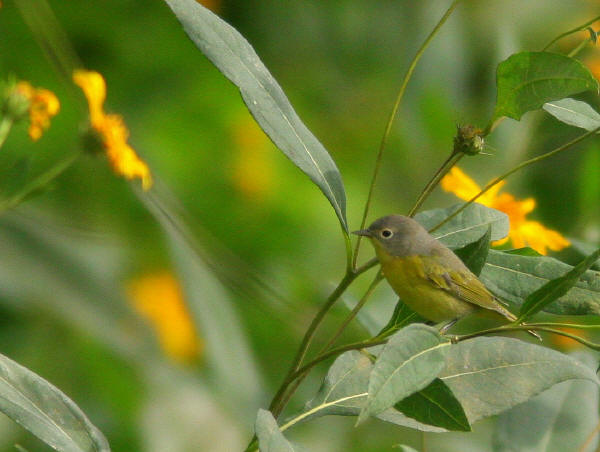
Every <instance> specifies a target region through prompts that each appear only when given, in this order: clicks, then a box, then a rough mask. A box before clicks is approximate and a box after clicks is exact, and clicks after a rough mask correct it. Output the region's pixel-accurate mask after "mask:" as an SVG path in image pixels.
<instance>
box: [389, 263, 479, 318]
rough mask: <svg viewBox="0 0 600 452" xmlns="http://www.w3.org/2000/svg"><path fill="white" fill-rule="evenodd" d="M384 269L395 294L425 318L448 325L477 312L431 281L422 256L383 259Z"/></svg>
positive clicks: (471, 305) (468, 304) (472, 306)
mask: <svg viewBox="0 0 600 452" xmlns="http://www.w3.org/2000/svg"><path fill="white" fill-rule="evenodd" d="M380 262H381V268H382V270H383V274H384V276H385V278H386V279H387V281H388V283H389V284H390V286H392V289H394V292H396V294H398V296H399V297H400V299H401V300H402V301H403V302H404V303H406V304H407V305H408V306H409V307H410V308H411V309H412V310H413V311H415V312H416V313H417V314H419V315H420V316H421V317H424V318H426V319H427V320H432V321H434V322H445V321H450V320H454V319H456V318H460V317H463V316H465V315H467V314H469V313H471V312H472V311H474V310H475V309H476V306H474V305H473V304H471V303H468V302H466V301H463V300H460V299H459V298H456V297H455V296H453V295H452V294H451V293H449V292H447V291H445V290H443V289H440V288H439V287H437V286H436V285H435V284H434V283H433V282H432V281H431V280H429V279H428V278H427V275H425V273H424V270H423V265H422V263H421V257H420V256H409V257H405V258H398V257H391V256H389V257H387V258H385V259H381V258H380Z"/></svg>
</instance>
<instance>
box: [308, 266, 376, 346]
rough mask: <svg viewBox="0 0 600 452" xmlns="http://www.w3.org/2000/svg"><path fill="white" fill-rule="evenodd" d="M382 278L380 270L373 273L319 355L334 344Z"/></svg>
mask: <svg viewBox="0 0 600 452" xmlns="http://www.w3.org/2000/svg"><path fill="white" fill-rule="evenodd" d="M382 279H383V273H382V272H381V270H379V271H378V272H377V274H376V275H375V278H374V279H373V281H372V282H371V284H370V285H369V288H368V289H367V291H366V292H365V293H364V295H363V296H362V298H361V299H360V300H359V302H358V303H357V304H356V306H354V309H352V311H351V312H350V314H348V316H347V317H346V318H345V319H344V321H343V322H342V324H341V325H340V327H339V328H338V330H337V331H336V332H335V334H334V335H333V336H332V337H331V339H329V342H327V344H326V345H325V346H324V347H323V348H322V349H321V351H320V352H319V355H321V354H323V353H324V352H326V351H327V350H329V349H330V348H331V346H332V345H333V344H335V341H337V340H338V338H339V337H340V336H341V335H342V333H343V332H344V330H345V329H346V327H347V326H348V325H349V324H350V322H352V320H353V319H354V317H356V315H357V314H358V312H359V311H360V310H361V309H362V307H363V306H364V305H365V303H366V302H367V300H368V299H369V297H370V296H371V294H372V293H373V291H374V290H375V288H376V287H377V284H379V283H380V282H381V280H382Z"/></svg>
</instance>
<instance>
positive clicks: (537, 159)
mask: <svg viewBox="0 0 600 452" xmlns="http://www.w3.org/2000/svg"><path fill="white" fill-rule="evenodd" d="M599 130H600V127H598V128H596V129H594V130H591V131H589V132H586V133H584V134H583V135H581V136H579V137H577V138H575V139H574V140H571V141H569V142H568V143H566V144H563V145H562V146H559V147H558V148H556V149H554V150H552V151H550V152H547V153H545V154H543V155H539V156H537V157H534V158H532V159H529V160H526V161H524V162H523V163H521V164H519V165H517V166H515V167H514V168H513V169H511V170H510V171H507V172H506V173H504V174H503V175H501V176H498V177H497V178H496V179H494V180H493V181H491V182H490V183H489V184H487V185H486V186H485V187H484V188H483V189H482V190H481V191H480V192H479V193H478V194H477V195H475V196H473V197H472V198H471V199H469V200H468V201H467V202H466V203H464V204H463V205H462V206H461V207H460V208H459V209H457V210H456V211H455V212H454V213H453V214H451V215H450V216H448V217H446V219H445V220H444V221H442V222H441V223H439V224H438V225H437V226H435V227H434V228H432V229H430V230H429V232H434V231H436V230H437V229H439V228H440V227H442V226H443V225H444V224H446V223H447V222H448V221H450V220H451V219H452V218H454V217H455V216H457V215H458V214H459V213H461V212H462V211H463V210H465V209H466V208H467V207H469V205H471V204H472V203H473V202H475V200H477V199H479V197H480V196H481V195H483V194H484V193H486V192H487V191H488V190H489V189H491V188H492V187H493V186H494V185H496V184H499V183H500V182H502V181H503V180H504V179H506V178H507V177H508V176H511V175H512V174H513V173H516V172H517V171H519V170H520V169H523V168H525V167H526V166H529V165H533V164H534V163H537V162H540V161H542V160H544V159H547V158H548V157H552V156H553V155H555V154H558V153H559V152H562V151H565V150H567V149H568V148H570V147H571V146H574V145H575V144H577V143H579V142H580V141H583V140H585V139H586V138H587V137H589V136H590V135H593V134H595V133H596V132H598V131H599Z"/></svg>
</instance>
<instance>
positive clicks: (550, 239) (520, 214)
mask: <svg viewBox="0 0 600 452" xmlns="http://www.w3.org/2000/svg"><path fill="white" fill-rule="evenodd" d="M504 184H505V181H502V182H500V183H498V184H496V185H495V186H494V187H492V188H491V189H490V190H489V191H487V192H486V193H484V194H483V195H482V196H480V197H479V198H478V199H477V201H476V202H478V203H479V204H483V205H484V206H487V207H491V208H493V209H497V210H500V211H501V212H504V213H505V214H507V215H508V218H509V219H510V231H509V233H508V237H507V238H505V239H503V240H498V241H497V242H495V243H494V244H495V245H500V244H502V243H505V242H506V241H507V240H508V239H510V240H511V241H512V245H513V246H514V247H515V248H522V247H524V246H529V247H531V248H533V249H534V250H536V251H537V252H538V253H540V254H547V252H548V249H551V250H553V251H559V250H561V249H563V248H565V247H567V246H569V245H570V243H569V241H568V240H567V239H566V238H565V237H563V236H562V235H560V234H559V233H558V232H556V231H553V230H551V229H547V228H546V227H544V226H543V225H542V224H540V223H538V222H537V221H531V220H528V219H527V218H526V216H527V214H528V213H530V212H531V211H532V210H533V209H534V208H535V199H533V198H527V199H524V200H518V199H515V197H514V196H513V195H511V194H509V193H500V194H499V193H498V192H499V191H500V189H501V188H502V186H503V185H504ZM441 186H442V188H443V189H444V190H446V191H449V192H451V193H454V194H455V195H456V196H458V197H459V198H460V199H464V200H465V201H468V200H469V199H471V198H473V197H474V196H475V195H477V194H478V193H479V192H480V191H481V188H480V187H479V185H477V184H476V183H475V182H474V181H473V179H471V178H470V177H469V176H467V175H466V174H465V173H463V172H462V171H461V170H460V168H458V167H454V168H452V170H450V172H449V173H448V174H446V175H445V176H444V178H443V179H442V181H441Z"/></svg>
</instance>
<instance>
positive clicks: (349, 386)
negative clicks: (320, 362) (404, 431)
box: [294, 350, 446, 432]
mask: <svg viewBox="0 0 600 452" xmlns="http://www.w3.org/2000/svg"><path fill="white" fill-rule="evenodd" d="M372 369H373V364H372V362H371V360H370V359H369V357H367V356H366V355H364V354H363V353H360V352H358V351H354V350H353V351H350V352H346V353H344V354H342V355H340V356H339V357H338V358H337V359H336V360H335V362H334V363H333V364H332V365H331V367H330V368H329V371H328V372H327V376H326V377H325V379H324V380H323V384H322V385H321V388H320V389H319V392H318V393H317V394H316V395H315V397H314V398H313V399H312V400H310V401H309V402H308V403H307V404H306V406H305V407H304V411H303V412H302V413H301V414H299V415H296V416H294V418H295V419H297V422H304V421H306V420H309V419H313V418H316V417H320V416H326V415H338V416H358V414H359V413H360V411H361V410H362V409H363V407H364V406H365V403H366V401H367V395H368V392H367V391H368V386H369V375H370V374H371V370H372ZM377 418H378V419H381V420H384V421H386V422H390V423H393V424H396V425H401V426H403V427H409V428H413V429H416V430H422V431H430V432H444V431H446V430H445V429H441V428H437V427H433V426H429V425H425V424H422V423H420V422H418V421H416V420H414V419H410V418H408V417H406V416H405V415H404V414H402V413H400V412H399V411H397V410H395V409H393V408H390V409H388V410H386V411H384V412H383V413H381V414H380V415H378V416H377Z"/></svg>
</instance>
